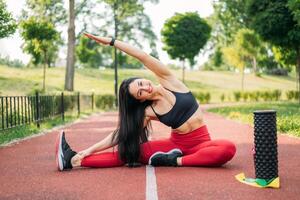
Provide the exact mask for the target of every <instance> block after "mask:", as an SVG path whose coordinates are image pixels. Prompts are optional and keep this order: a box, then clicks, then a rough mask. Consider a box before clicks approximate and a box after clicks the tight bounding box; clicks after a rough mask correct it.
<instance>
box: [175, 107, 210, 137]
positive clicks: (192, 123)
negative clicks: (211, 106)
mask: <svg viewBox="0 0 300 200" xmlns="http://www.w3.org/2000/svg"><path fill="white" fill-rule="evenodd" d="M204 125H205V124H204V121H203V113H202V111H201V109H200V107H198V109H197V110H196V112H195V113H194V114H193V115H192V116H191V117H190V118H189V119H188V120H187V121H186V122H185V123H184V124H182V125H181V126H179V127H178V128H176V129H172V131H173V132H177V133H178V134H187V133H189V132H191V131H193V130H196V129H197V128H200V127H201V126H204Z"/></svg>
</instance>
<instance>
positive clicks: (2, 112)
mask: <svg viewBox="0 0 300 200" xmlns="http://www.w3.org/2000/svg"><path fill="white" fill-rule="evenodd" d="M3 98H4V97H1V115H2V118H1V119H2V130H4V105H3Z"/></svg>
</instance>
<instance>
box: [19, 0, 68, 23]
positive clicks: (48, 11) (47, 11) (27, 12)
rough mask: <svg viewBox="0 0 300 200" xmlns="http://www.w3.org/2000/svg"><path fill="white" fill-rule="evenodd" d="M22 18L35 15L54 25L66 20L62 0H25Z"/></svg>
mask: <svg viewBox="0 0 300 200" xmlns="http://www.w3.org/2000/svg"><path fill="white" fill-rule="evenodd" d="M25 5H26V7H24V8H23V10H22V18H23V19H26V18H29V17H36V18H38V19H43V20H45V21H48V22H50V23H52V24H54V25H60V24H65V23H66V22H67V12H66V10H65V8H64V2H63V0H26V4H25Z"/></svg>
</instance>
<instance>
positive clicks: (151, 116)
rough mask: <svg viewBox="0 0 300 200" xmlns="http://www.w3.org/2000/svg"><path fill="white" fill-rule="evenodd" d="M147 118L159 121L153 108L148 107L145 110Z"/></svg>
mask: <svg viewBox="0 0 300 200" xmlns="http://www.w3.org/2000/svg"><path fill="white" fill-rule="evenodd" d="M145 116H146V118H148V119H149V120H158V119H157V117H156V114H155V113H154V111H153V109H152V108H151V106H148V107H147V108H146V110H145Z"/></svg>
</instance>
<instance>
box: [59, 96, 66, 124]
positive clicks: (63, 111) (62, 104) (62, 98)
mask: <svg viewBox="0 0 300 200" xmlns="http://www.w3.org/2000/svg"><path fill="white" fill-rule="evenodd" d="M60 103H61V119H62V120H63V121H65V108H64V92H62V93H61V102H60Z"/></svg>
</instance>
